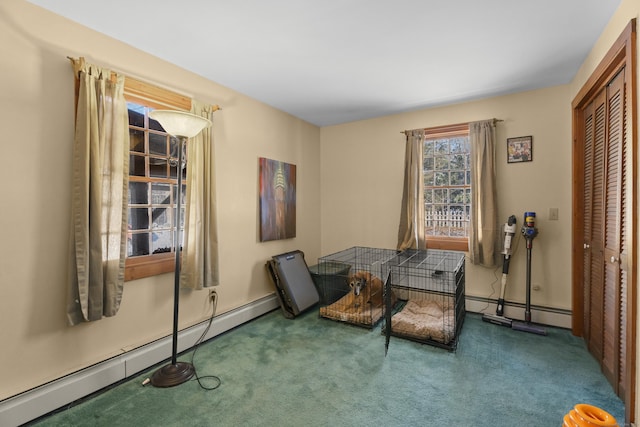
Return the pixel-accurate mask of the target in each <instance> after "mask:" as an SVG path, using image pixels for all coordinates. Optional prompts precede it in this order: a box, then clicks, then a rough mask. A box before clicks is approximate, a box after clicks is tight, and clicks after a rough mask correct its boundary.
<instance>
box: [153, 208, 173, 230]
mask: <svg viewBox="0 0 640 427" xmlns="http://www.w3.org/2000/svg"><path fill="white" fill-rule="evenodd" d="M151 211H152V212H153V213H152V219H153V223H152V224H151V228H153V229H154V230H157V229H167V230H171V225H172V221H171V217H170V216H169V214H170V212H171V210H170V209H169V208H153V209H152V210H151Z"/></svg>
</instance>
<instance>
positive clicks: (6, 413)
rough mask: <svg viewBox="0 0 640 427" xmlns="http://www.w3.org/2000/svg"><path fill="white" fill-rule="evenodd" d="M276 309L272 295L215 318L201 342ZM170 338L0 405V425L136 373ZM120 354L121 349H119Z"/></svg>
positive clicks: (166, 349)
mask: <svg viewBox="0 0 640 427" xmlns="http://www.w3.org/2000/svg"><path fill="white" fill-rule="evenodd" d="M278 307H279V305H278V300H277V298H276V296H275V295H269V296H266V297H264V298H261V299H259V300H256V301H254V302H252V303H249V304H247V305H245V306H242V307H239V308H237V309H235V310H231V311H229V312H227V313H224V314H221V315H219V316H216V318H215V319H214V321H213V324H212V326H211V328H210V329H209V331H208V333H207V335H206V336H205V337H204V340H208V339H210V338H213V337H215V336H217V335H220V334H222V333H224V332H226V331H228V330H231V329H233V328H235V327H237V326H240V325H242V324H243V323H246V322H248V321H250V320H252V319H255V318H256V317H259V316H261V315H263V314H265V313H268V312H270V311H273V310H275V309H277V308H278ZM207 323H208V321H204V322H201V323H199V324H197V325H194V326H192V327H190V328H187V329H184V330H182V331H180V332H179V339H178V343H179V344H178V352H182V351H184V350H187V349H189V348H190V347H192V346H193V345H194V344H195V343H196V341H197V340H198V338H200V336H202V334H203V332H204V331H205V330H206V327H207ZM171 343H172V340H171V336H167V337H165V338H162V339H159V340H157V341H154V342H151V343H149V344H146V345H144V346H141V347H138V348H135V349H132V350H129V351H126V352H124V353H123V354H120V355H118V356H115V357H113V358H111V359H108V360H105V361H103V362H100V363H97V364H95V365H93V366H90V367H87V368H84V369H82V370H80V371H77V372H74V373H72V374H69V375H66V376H64V377H62V378H59V379H57V380H54V381H51V382H49V383H47V384H43V385H41V386H39V387H36V388H34V389H31V390H29V391H26V392H24V393H20V394H18V395H16V396H13V397H10V398H8V399H5V400H3V401H2V402H0V425H1V426H5V427H10V426H19V425H21V424H24V423H26V422H29V421H32V420H34V419H36V418H39V417H41V416H43V415H46V414H48V413H50V412H52V411H55V410H56V409H59V408H62V407H64V406H66V405H69V404H70V403H72V402H74V401H76V400H78V399H81V398H83V397H85V396H88V395H90V394H92V393H95V392H97V391H99V390H102V389H103V388H105V387H108V386H110V385H112V384H115V383H117V382H119V381H122V380H124V379H127V378H129V377H132V376H134V375H137V374H139V373H140V372H141V371H144V370H145V369H147V368H150V367H151V366H153V365H155V364H157V363H160V362H162V361H164V360H167V358H169V357H170V355H171ZM123 351H124V350H123Z"/></svg>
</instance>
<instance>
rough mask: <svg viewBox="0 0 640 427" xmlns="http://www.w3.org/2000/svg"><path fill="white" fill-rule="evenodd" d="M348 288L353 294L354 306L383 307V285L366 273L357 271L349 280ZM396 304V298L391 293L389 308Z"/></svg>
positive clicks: (380, 281)
mask: <svg viewBox="0 0 640 427" xmlns="http://www.w3.org/2000/svg"><path fill="white" fill-rule="evenodd" d="M349 286H350V287H351V289H352V290H353V293H354V306H355V307H361V308H363V309H364V308H367V307H368V305H369V304H371V308H382V306H383V305H384V292H383V288H384V283H382V280H380V279H379V278H377V277H376V276H374V275H373V274H371V273H369V272H367V271H358V272H356V274H354V275H353V276H351V277H350V278H349ZM395 303H396V296H395V294H394V293H393V291H391V306H392V307H393V306H394V305H395Z"/></svg>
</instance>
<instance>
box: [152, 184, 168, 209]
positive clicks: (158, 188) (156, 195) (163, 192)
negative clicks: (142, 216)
mask: <svg viewBox="0 0 640 427" xmlns="http://www.w3.org/2000/svg"><path fill="white" fill-rule="evenodd" d="M151 203H152V204H154V205H170V204H171V186H170V185H169V184H151Z"/></svg>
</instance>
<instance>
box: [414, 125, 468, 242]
mask: <svg viewBox="0 0 640 427" xmlns="http://www.w3.org/2000/svg"><path fill="white" fill-rule="evenodd" d="M424 131H425V133H424V141H423V153H424V147H425V145H424V144H425V143H426V141H428V140H432V139H437V138H452V137H457V136H466V137H469V123H458V124H453V125H446V126H437V127H432V128H426V129H425V130H424ZM423 156H424V154H423ZM423 158H424V157H423ZM469 167H470V165H469ZM422 178H423V180H424V168H423V175H422ZM425 190H426V189H425ZM426 209H427V203H426V201H425V203H424V211H425V214H426ZM424 239H425V242H426V245H427V248H429V249H441V250H452V251H464V252H468V251H469V237H468V236H466V237H449V236H431V235H428V234H427V230H426V216H425V230H424Z"/></svg>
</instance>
